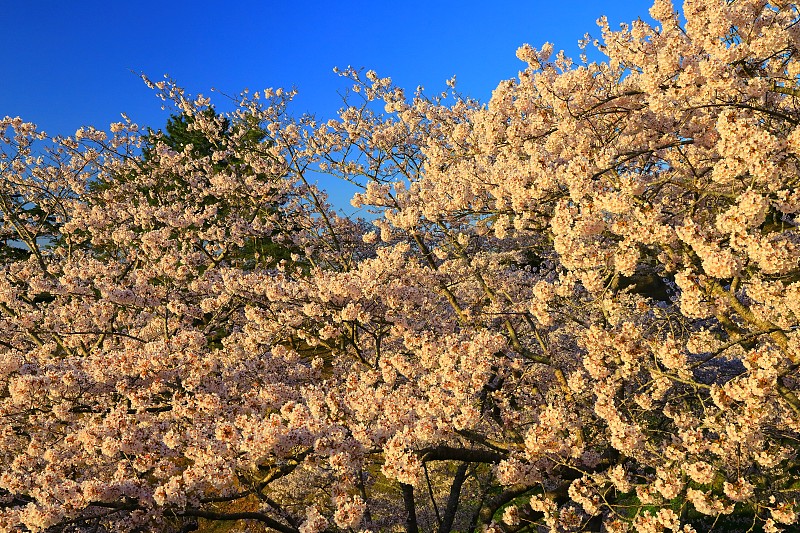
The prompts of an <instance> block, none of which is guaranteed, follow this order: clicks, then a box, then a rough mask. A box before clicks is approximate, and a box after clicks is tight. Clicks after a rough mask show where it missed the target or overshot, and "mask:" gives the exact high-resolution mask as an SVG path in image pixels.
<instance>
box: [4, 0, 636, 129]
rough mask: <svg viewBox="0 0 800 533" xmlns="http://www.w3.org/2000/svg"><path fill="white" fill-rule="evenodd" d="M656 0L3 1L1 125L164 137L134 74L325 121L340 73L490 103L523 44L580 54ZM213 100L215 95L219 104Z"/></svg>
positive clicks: (513, 71) (160, 119)
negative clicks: (588, 41) (449, 88)
mask: <svg viewBox="0 0 800 533" xmlns="http://www.w3.org/2000/svg"><path fill="white" fill-rule="evenodd" d="M650 5H651V1H650V0H609V1H581V0H578V1H577V2H574V1H573V2H564V1H559V0H527V1H524V0H519V1H509V0H494V1H480V2H479V1H470V0H462V1H459V2H451V1H436V0H429V1H421V0H409V1H400V2H398V1H395V2H355V1H348V0H340V1H329V2H324V1H309V0H291V1H286V0H283V1H274V0H261V1H257V0H228V1H226V2H220V1H210V0H192V1H185V0H177V1H170V0H161V1H152V0H128V1H126V2H123V1H118V0H81V1H64V0H0V24H1V26H0V27H2V29H3V45H4V46H3V49H2V51H0V62H1V63H2V64H1V65H0V66H1V67H2V70H0V71H1V72H3V76H2V81H0V116H4V115H11V116H21V117H22V118H23V119H24V120H27V121H30V122H35V123H37V124H38V125H39V126H40V128H41V129H44V130H45V131H47V132H48V133H51V134H71V133H73V132H74V131H75V130H76V129H77V128H78V127H79V126H81V125H94V126H96V127H98V128H99V129H105V128H107V126H108V124H109V123H110V122H114V121H117V120H118V119H119V115H120V113H121V112H124V113H127V114H128V115H129V116H130V117H131V119H132V120H134V121H135V122H137V123H139V124H141V125H147V126H151V127H153V128H155V129H157V128H159V127H161V126H163V124H164V122H165V121H166V118H167V116H168V115H167V113H166V112H164V111H162V110H161V102H160V101H159V100H158V99H156V97H155V95H154V94H153V93H152V92H151V91H150V90H149V89H147V88H146V87H145V86H144V84H143V83H142V81H141V80H140V79H139V78H138V77H137V75H136V74H135V73H139V72H143V73H145V74H147V75H148V76H150V77H151V78H153V79H159V78H160V77H161V76H162V75H164V74H169V75H171V76H172V77H173V78H174V79H176V80H177V81H178V82H179V84H180V85H182V86H184V87H185V88H187V90H188V91H189V92H190V93H192V94H198V93H202V94H205V95H208V94H209V93H210V89H211V88H212V87H216V88H217V89H219V90H221V91H223V92H225V93H228V94H236V93H238V92H240V91H241V90H242V89H244V88H245V87H247V88H250V89H252V90H261V89H263V88H265V87H292V86H294V87H296V88H297V89H298V90H299V95H298V97H297V99H296V101H295V103H294V105H293V106H292V108H290V109H291V110H292V111H293V113H295V114H298V115H299V114H301V113H303V112H306V111H309V112H313V113H315V114H317V115H318V116H319V117H323V118H327V117H330V116H332V115H334V114H335V112H336V110H337V109H338V108H339V106H340V105H341V100H340V97H339V95H338V92H340V91H342V90H343V89H344V88H345V84H343V80H341V79H340V78H339V77H338V76H336V75H335V74H334V73H333V71H332V69H333V67H334V66H339V67H345V66H348V65H352V66H354V67H366V68H371V69H374V70H376V71H377V72H378V73H379V74H380V75H381V76H391V77H392V78H393V79H395V81H396V82H398V83H399V84H400V85H401V86H404V87H406V88H408V89H413V88H414V87H416V86H417V85H423V86H425V87H426V89H428V90H430V91H438V90H441V89H443V88H444V87H445V84H444V82H445V80H447V79H448V78H450V77H451V76H453V75H457V77H458V89H459V90H460V91H461V92H463V93H465V94H467V95H469V96H472V97H474V98H477V99H478V100H481V101H486V100H487V99H488V98H489V96H490V95H491V91H492V89H493V88H494V87H496V86H497V84H498V83H499V82H500V81H501V80H504V79H508V78H511V77H514V76H516V75H517V73H518V71H519V70H520V69H521V68H522V67H523V63H521V62H520V61H519V60H517V59H516V57H515V51H516V49H517V48H518V47H519V46H520V45H521V44H523V43H526V42H527V43H530V44H531V45H533V46H537V47H538V46H540V45H541V44H542V43H544V42H545V41H550V42H552V43H554V44H555V47H556V49H557V50H558V49H564V50H566V51H567V52H568V54H570V55H572V56H577V54H578V49H577V40H578V39H580V38H581V37H582V36H583V34H584V33H586V32H589V33H591V34H592V35H593V36H598V35H599V30H598V28H597V26H596V24H595V21H596V19H597V18H598V17H599V16H600V15H607V16H608V18H609V20H610V22H611V23H612V26H616V25H617V24H619V23H620V22H625V21H630V20H634V19H636V18H637V17H641V18H644V19H648V18H649V17H648V13H647V10H648V8H649V7H650ZM213 99H214V97H213V94H212V100H213Z"/></svg>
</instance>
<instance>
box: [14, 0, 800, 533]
mask: <svg viewBox="0 0 800 533" xmlns="http://www.w3.org/2000/svg"><path fill="white" fill-rule="evenodd" d="M650 15H651V17H652V19H653V20H654V22H653V23H647V22H644V21H642V20H637V21H635V22H633V23H631V24H629V25H624V26H622V27H621V28H620V29H618V30H612V29H611V28H610V27H609V26H608V24H607V23H606V22H605V21H604V20H601V21H600V29H601V38H599V39H598V40H597V41H596V42H590V40H589V38H587V41H586V42H585V43H584V44H585V45H586V46H587V47H588V46H589V45H590V44H592V45H594V46H595V47H596V48H597V50H598V51H599V52H600V53H602V54H603V60H602V61H596V62H589V60H588V58H586V57H583V58H581V60H580V61H579V62H577V63H576V62H573V61H572V60H570V59H568V58H567V57H565V56H564V55H563V54H556V55H555V56H553V54H552V46H550V45H547V44H546V45H544V46H543V47H542V48H541V49H536V48H533V47H531V46H528V45H525V46H523V47H521V48H520V49H519V51H518V57H519V58H520V59H521V60H522V61H524V62H525V63H526V64H527V67H526V68H525V70H523V71H522V72H520V74H519V77H518V78H517V79H514V80H508V81H504V82H502V83H500V84H499V85H498V87H497V89H496V90H495V91H494V93H493V95H492V98H491V100H490V101H489V102H488V103H487V104H486V105H481V104H480V103H478V102H475V101H472V100H470V99H468V98H464V97H462V96H460V95H459V94H458V93H457V92H456V91H455V89H454V88H453V89H452V90H448V91H445V92H443V93H441V94H437V95H435V96H426V95H425V94H424V93H423V92H422V90H421V89H419V90H418V91H416V92H415V93H414V94H413V95H406V93H405V92H404V91H403V90H402V89H401V88H398V87H396V86H395V85H393V84H392V82H391V80H390V79H388V78H381V77H379V76H378V75H377V74H376V73H375V72H373V71H368V72H365V73H364V72H362V71H357V70H352V69H347V70H344V71H342V72H341V73H340V74H341V75H342V76H343V77H344V78H345V79H346V80H348V83H349V84H350V87H351V90H350V93H349V96H348V100H347V103H346V106H345V107H344V108H343V109H342V110H341V112H340V114H339V116H338V117H337V118H335V119H332V120H329V121H326V122H321V121H316V120H315V119H313V118H312V117H301V118H299V119H292V118H290V116H289V115H288V114H287V112H286V105H287V103H288V102H289V100H290V99H291V96H292V94H291V93H284V92H281V91H265V92H263V93H253V94H249V93H246V94H242V95H241V97H240V100H239V101H238V102H237V104H238V107H237V109H236V110H235V111H233V112H231V113H229V114H228V115H227V116H222V115H217V114H216V113H209V112H206V111H205V110H207V109H209V105H210V102H209V101H208V100H207V99H205V98H202V97H198V98H191V97H189V96H187V95H186V94H185V93H184V92H183V91H182V90H181V89H180V88H178V87H177V86H176V85H174V84H173V83H171V82H169V81H166V82H152V81H149V80H147V83H149V84H150V85H151V86H152V87H153V89H154V90H156V91H157V93H158V94H159V95H161V96H162V97H163V98H164V99H165V100H168V101H171V102H174V103H175V105H176V106H177V108H178V109H179V112H180V113H182V114H183V115H184V116H186V117H191V118H192V120H191V122H190V124H189V125H188V126H187V127H188V128H190V129H191V130H192V131H196V132H201V133H202V134H203V138H204V139H207V140H208V141H209V144H208V147H211V148H210V149H206V150H203V151H202V153H201V152H198V151H196V150H193V148H194V147H193V146H191V145H182V146H181V147H180V148H181V149H180V150H176V147H175V146H169V145H168V144H167V143H164V142H161V143H159V142H158V141H157V140H156V141H155V142H154V144H153V147H152V148H151V149H149V150H148V161H145V160H144V158H143V157H142V156H141V146H142V142H143V138H142V136H141V135H140V134H139V133H138V128H137V127H136V125H134V124H133V123H131V122H129V121H126V122H122V123H119V124H114V125H112V127H111V132H112V133H111V134H106V133H104V132H101V131H98V130H95V129H90V128H85V129H81V130H79V131H78V132H77V133H76V135H75V136H73V137H69V138H61V139H51V140H49V141H48V140H47V139H46V137H45V136H44V135H43V134H41V133H39V132H37V130H36V129H35V127H34V126H33V125H30V124H27V123H24V122H23V121H21V120H19V119H10V118H7V119H5V120H4V121H3V122H2V125H0V131H2V132H3V139H2V141H3V147H4V151H3V154H2V156H0V157H2V159H0V168H2V173H3V180H2V184H0V187H2V188H1V189H0V200H1V201H2V204H0V214H1V216H2V218H0V231H2V232H3V233H2V235H3V238H4V239H5V241H4V242H6V243H7V245H6V246H8V247H11V246H13V247H14V249H15V250H14V252H13V253H9V254H6V255H3V256H2V258H3V263H2V268H0V292H1V293H2V298H0V302H2V305H1V306H0V350H1V352H0V353H2V358H0V415H2V416H1V417H0V457H2V460H0V465H2V466H0V529H6V530H11V531H14V530H26V529H27V530H32V531H40V530H52V531H82V530H97V531H100V530H104V531H191V530H194V529H197V528H200V529H206V528H210V527H213V526H212V524H214V523H215V522H224V523H227V524H228V527H229V528H230V529H235V528H239V530H253V529H254V528H262V529H264V530H277V531H282V532H303V533H311V532H322V531H338V530H353V531H356V530H358V531H367V530H371V531H391V530H404V531H408V532H416V531H439V532H447V531H481V530H483V531H497V532H500V531H554V532H556V531H608V532H623V531H643V532H649V531H653V532H656V531H665V530H668V531H682V532H691V531H707V530H709V529H711V528H712V527H716V528H718V529H724V530H726V531H766V532H772V531H780V530H782V529H791V528H793V527H794V528H796V527H797V523H798V511H800V505H799V504H798V498H800V458H798V450H800V447H798V439H800V400H799V399H798V394H800V392H798V389H800V383H798V378H797V376H798V367H800V330H798V325H799V324H800V248H799V247H800V228H799V227H798V220H797V212H798V211H800V189H798V182H800V178H799V177H798V176H800V172H799V170H800V169H798V165H800V163H799V162H798V161H799V160H798V154H800V133H798V132H800V128H798V123H800V89H799V88H798V87H800V86H798V82H797V76H798V74H800V61H798V56H797V54H798V50H800V48H799V47H800V29H799V28H800V25H799V24H798V22H800V12H798V6H796V5H795V4H793V3H790V2H777V1H775V2H772V3H768V2H764V1H756V0H735V1H733V2H726V1H721V0H689V1H687V2H686V3H685V4H684V5H683V9H682V11H681V12H680V13H678V12H677V11H676V10H675V8H674V6H673V5H672V4H671V3H670V2H669V1H666V0H657V1H656V2H655V4H654V6H653V8H652V9H651V10H650ZM593 53H596V52H593ZM450 85H451V86H453V87H454V85H455V81H454V80H453V81H452V82H451V83H450ZM253 132H260V133H258V135H257V138H258V140H257V141H256V142H254V141H253V138H254V134H253ZM262 134H263V136H262ZM34 143H47V144H46V147H45V148H44V149H42V150H39V151H37V150H36V148H35V144H34ZM39 153H43V154H44V155H37V154H39ZM221 162H224V164H221ZM318 172H327V173H330V174H332V175H334V176H338V177H340V178H342V179H345V180H348V181H350V182H352V183H355V184H356V185H358V186H359V187H361V192H359V194H357V195H356V196H355V197H354V198H353V203H354V205H356V206H359V207H364V208H366V209H368V210H371V211H373V215H372V218H371V219H370V220H369V221H363V220H350V219H347V218H344V217H341V216H338V215H337V214H336V213H335V212H334V211H333V210H332V208H331V206H330V205H328V203H327V201H326V198H325V195H324V192H323V191H321V190H319V189H318V188H317V187H315V186H314V185H313V184H312V181H313V180H314V176H315V174H316V173H318ZM266 240H268V241H269V242H271V243H279V244H281V245H282V246H284V247H285V249H286V250H291V257H289V258H287V259H284V260H282V261H279V262H276V261H274V260H273V259H274V258H273V257H263V256H261V255H260V254H259V253H258V250H257V247H254V246H252V243H254V242H260V241H266Z"/></svg>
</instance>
